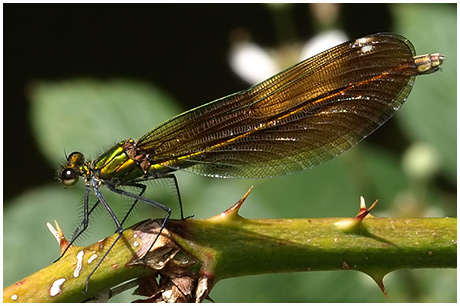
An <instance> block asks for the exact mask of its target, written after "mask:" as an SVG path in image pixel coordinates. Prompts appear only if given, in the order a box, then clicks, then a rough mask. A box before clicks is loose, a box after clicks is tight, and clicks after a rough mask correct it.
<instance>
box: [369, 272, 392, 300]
mask: <svg viewBox="0 0 460 306" xmlns="http://www.w3.org/2000/svg"><path fill="white" fill-rule="evenodd" d="M366 274H367V275H369V276H370V277H371V278H372V279H373V280H374V281H375V283H376V284H377V286H379V288H380V290H381V291H382V293H383V295H385V297H386V298H387V299H389V296H388V293H387V290H386V289H385V285H384V284H383V277H384V276H385V275H386V273H385V274H376V275H375V276H374V275H372V274H369V273H366Z"/></svg>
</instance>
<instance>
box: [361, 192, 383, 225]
mask: <svg viewBox="0 0 460 306" xmlns="http://www.w3.org/2000/svg"><path fill="white" fill-rule="evenodd" d="M378 202H379V200H375V202H374V203H372V205H371V207H369V209H367V208H366V202H365V200H364V197H362V196H361V197H360V205H359V212H358V215H357V216H356V219H358V220H360V221H362V220H363V219H364V218H365V217H366V216H367V215H369V214H370V212H371V211H372V210H373V209H374V207H375V206H376V205H377V203H378ZM369 216H371V215H369Z"/></svg>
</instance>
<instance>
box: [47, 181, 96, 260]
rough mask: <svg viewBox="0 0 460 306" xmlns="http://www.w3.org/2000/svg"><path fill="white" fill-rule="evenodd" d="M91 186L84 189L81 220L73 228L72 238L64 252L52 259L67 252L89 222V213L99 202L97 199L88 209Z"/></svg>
mask: <svg viewBox="0 0 460 306" xmlns="http://www.w3.org/2000/svg"><path fill="white" fill-rule="evenodd" d="M90 190H91V188H90V187H89V186H86V191H85V200H84V205H83V221H82V222H81V223H80V225H78V227H77V228H76V229H75V231H74V233H73V235H72V239H70V242H69V244H68V245H67V247H66V248H65V250H64V252H62V253H61V255H60V256H59V257H58V258H57V259H56V260H55V261H54V262H56V261H58V260H59V259H61V258H62V256H64V254H65V253H66V252H67V250H68V249H69V248H70V247H71V246H72V245H73V244H74V242H75V240H77V238H78V237H79V236H80V235H81V234H82V233H83V232H84V231H85V230H86V229H87V228H88V222H89V216H90V215H91V213H92V212H93V211H94V209H95V208H96V207H97V205H98V204H99V200H97V201H96V203H94V205H93V207H91V209H90V210H89V211H88V203H89V193H90Z"/></svg>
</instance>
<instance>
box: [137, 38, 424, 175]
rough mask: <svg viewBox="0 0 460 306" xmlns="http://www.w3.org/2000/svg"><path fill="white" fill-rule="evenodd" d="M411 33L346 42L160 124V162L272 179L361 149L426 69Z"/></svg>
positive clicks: (152, 136)
mask: <svg viewBox="0 0 460 306" xmlns="http://www.w3.org/2000/svg"><path fill="white" fill-rule="evenodd" d="M414 55H415V52H414V48H413V46H412V45H411V43H410V42H409V41H408V40H407V39H405V38H404V37H401V36H398V35H394V34H376V35H372V36H367V37H364V38H360V39H358V40H354V41H350V42H346V43H343V44H341V45H338V46H336V47H334V48H332V49H329V50H327V51H324V52H322V53H320V54H318V55H316V56H314V57H312V58H309V59H307V60H305V61H303V62H300V63H299V64H297V65H295V66H293V67H291V68H288V69H286V70H284V71H283V72H281V73H279V74H277V75H275V76H273V77H271V78H270V79H268V80H266V81H264V82H261V83H259V84H257V85H255V86H253V87H251V88H249V89H247V90H245V91H241V92H238V93H235V94H233V95H229V96H227V97H224V98H221V99H218V100H215V101H213V102H210V103H208V104H205V105H203V106H201V107H198V108H195V109H192V110H190V111H188V112H185V113H183V114H181V115H178V116H176V117H174V118H173V119H171V120H169V121H167V122H165V123H164V124H162V125H160V126H158V127H157V128H155V129H153V130H151V131H150V132H149V133H147V134H146V135H145V136H143V137H142V138H141V139H140V140H139V141H138V142H137V147H138V148H139V149H140V150H143V151H144V152H146V153H149V154H150V161H151V163H152V164H160V165H162V166H164V167H170V168H172V169H183V170H186V171H190V172H194V173H198V174H201V175H206V176H214V177H246V178H249V177H251V178H256V177H270V176H277V175H282V174H287V173H291V172H295V171H300V170H303V169H308V168H312V167H314V166H316V165H318V164H320V163H322V162H325V161H327V160H329V159H331V158H333V157H335V156H337V155H339V154H341V153H343V152H344V151H346V150H347V149H349V148H350V147H352V146H353V145H355V144H356V143H358V142H359V141H361V140H362V139H363V138H365V137H366V136H367V135H369V134H370V133H372V132H373V131H374V130H375V129H377V128H378V127H379V126H380V125H382V124H383V123H384V122H385V121H387V120H388V119H389V118H390V117H391V116H392V115H393V113H394V112H395V111H396V110H398V109H399V108H400V106H401V105H402V104H403V103H404V101H405V99H406V98H407V96H408V95H409V92H410V91H411V89H412V86H413V83H414V78H415V75H417V67H416V65H415V63H414V59H413V56H414Z"/></svg>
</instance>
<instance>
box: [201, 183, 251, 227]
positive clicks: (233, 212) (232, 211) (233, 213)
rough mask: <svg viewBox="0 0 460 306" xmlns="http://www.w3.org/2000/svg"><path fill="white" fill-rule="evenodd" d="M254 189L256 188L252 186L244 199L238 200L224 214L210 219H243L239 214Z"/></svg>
mask: <svg viewBox="0 0 460 306" xmlns="http://www.w3.org/2000/svg"><path fill="white" fill-rule="evenodd" d="M253 187H254V186H251V188H249V190H248V191H247V192H246V193H245V194H244V195H243V197H242V198H241V199H240V200H238V202H236V203H235V204H234V205H233V206H232V207H230V208H228V209H227V210H225V211H224V212H222V213H220V214H218V215H217V216H214V217H212V218H210V219H215V220H222V219H225V220H229V219H231V218H234V217H240V218H241V216H240V215H239V214H238V212H239V211H240V208H241V206H242V205H243V203H244V201H245V200H246V198H247V197H248V196H249V194H250V193H251V190H252V188H253Z"/></svg>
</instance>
